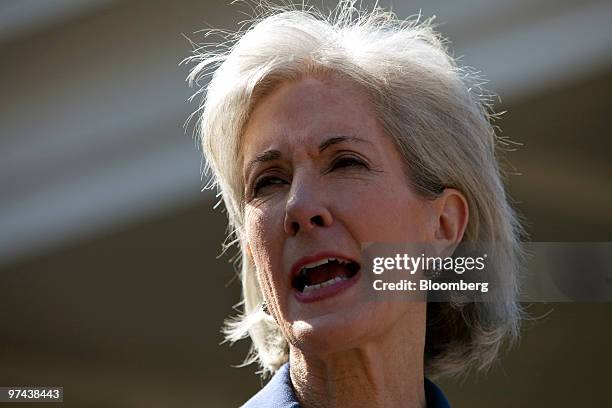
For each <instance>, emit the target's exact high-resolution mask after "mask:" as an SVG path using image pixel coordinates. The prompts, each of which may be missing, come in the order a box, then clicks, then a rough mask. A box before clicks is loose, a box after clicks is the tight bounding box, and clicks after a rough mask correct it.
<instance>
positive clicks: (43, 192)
mask: <svg viewBox="0 0 612 408" xmlns="http://www.w3.org/2000/svg"><path fill="white" fill-rule="evenodd" d="M327 4H330V3H327ZM381 4H382V5H384V6H387V5H392V7H393V10H394V11H395V12H396V13H398V14H399V15H400V16H402V17H406V16H408V15H412V14H416V13H418V12H419V10H421V12H422V14H423V15H424V16H425V17H427V16H431V15H434V14H435V15H436V16H437V21H438V23H441V25H440V27H439V29H440V31H442V32H443V33H444V34H445V35H446V36H448V37H449V38H450V39H451V40H452V43H453V49H454V50H455V55H456V56H461V61H462V63H463V64H468V65H471V66H474V67H476V68H477V69H479V70H482V72H483V73H485V74H486V76H487V78H488V79H490V83H489V84H488V88H489V89H491V90H493V91H495V92H497V93H498V94H499V95H500V96H501V101H500V102H499V103H498V104H497V110H505V111H507V113H506V114H504V115H503V119H502V120H500V121H498V122H497V123H496V124H497V125H498V126H500V127H501V129H502V130H503V133H502V135H503V136H505V137H509V138H512V139H514V140H516V141H518V142H520V143H522V144H523V146H522V147H519V148H518V150H517V151H515V152H510V153H507V154H505V155H504V156H503V157H502V161H503V163H504V166H505V167H506V168H507V169H510V170H512V172H513V175H511V176H509V177H508V180H507V182H508V187H509V191H510V194H511V196H512V198H513V200H514V202H515V205H516V206H517V208H518V209H519V211H520V212H521V213H522V214H523V216H524V217H525V218H526V220H527V229H528V231H529V232H530V234H531V239H533V240H534V241H611V240H612V239H611V238H612V184H611V176H612V163H611V160H610V155H611V153H612V137H611V136H612V135H611V133H610V123H609V121H610V120H611V119H612V115H611V113H612V112H611V109H610V98H611V97H612V24H610V21H612V2H611V1H605V0H587V1H584V0H583V1H573V0H554V1H553V0H539V1H532V0H514V1H508V0H491V1H485V0H463V1H448V2H445V1H440V0H428V1H425V0H423V1H401V2H400V1H394V2H389V1H384V2H381ZM246 9H248V8H247V7H245V6H244V5H233V6H230V5H228V1H227V0H225V1H217V0H200V1H187V0H185V1H144V0H134V1H132V0H130V1H109V0H80V1H76V0H2V1H0V61H1V65H0V91H1V93H0V322H2V324H1V325H0V386H19V385H21V386H24V385H41V386H63V387H64V401H65V402H64V404H63V405H64V406H78V407H173V406H183V407H196V406H197V407H202V406H206V407H234V406H237V405H239V404H240V403H242V402H244V401H245V400H246V399H248V398H249V397H250V396H251V395H252V394H253V393H254V392H255V391H256V390H258V389H259V388H260V386H261V384H262V383H261V381H260V380H259V378H258V376H256V375H255V374H254V371H255V370H256V367H254V366H250V367H246V368H240V369H239V368H232V365H237V364H239V363H240V362H241V361H242V359H243V357H244V355H245V354H246V351H247V349H248V344H247V342H243V344H237V345H235V346H233V347H229V346H228V345H227V344H223V345H219V343H220V342H221V341H222V336H221V335H220V333H219V328H220V327H221V325H222V322H223V319H224V318H225V317H226V316H228V315H230V314H232V312H233V310H232V306H233V305H234V304H235V303H236V302H238V300H239V284H238V282H237V280H235V279H233V270H232V267H231V265H230V263H229V262H228V257H227V256H226V257H221V258H217V255H219V253H220V248H221V247H220V243H221V242H222V241H223V239H224V237H225V219H224V214H223V213H222V211H221V210H220V209H217V210H214V211H213V210H212V206H213V204H214V203H215V199H214V197H213V194H212V193H211V192H201V191H200V190H201V188H202V185H203V183H202V181H201V179H200V169H201V159H200V155H199V153H198V150H197V148H196V142H195V141H194V139H193V138H192V137H191V132H190V130H188V131H187V133H185V132H184V130H183V124H184V122H185V120H186V119H187V117H188V116H189V114H190V113H191V112H192V111H193V110H194V109H195V108H196V105H195V104H190V103H188V102H187V99H188V98H189V96H190V95H191V94H192V93H193V92H194V90H192V89H189V88H188V87H187V85H186V83H185V81H184V79H185V77H186V76H187V73H188V69H189V67H186V66H179V62H180V61H181V60H182V59H183V58H185V57H187V56H188V55H189V53H190V49H191V48H190V45H189V43H188V41H187V40H186V39H185V37H183V34H185V35H187V36H188V37H190V38H192V39H193V40H195V41H198V40H201V39H202V37H201V34H194V32H196V31H197V30H200V29H203V28H206V27H216V28H226V29H235V28H236V27H237V25H238V22H239V21H241V20H243V19H244V18H245V16H244V14H241V12H242V11H244V10H246ZM526 307H527V308H528V311H529V312H531V314H532V316H534V317H537V319H534V320H533V321H529V322H527V323H526V324H525V329H524V334H523V337H522V340H521V343H520V344H519V346H518V347H516V348H514V349H513V350H512V351H510V352H509V353H507V354H506V355H505V357H504V358H503V359H502V360H501V361H500V362H499V364H497V365H496V366H495V367H493V369H491V370H490V372H489V373H487V374H479V375H471V376H468V377H466V378H464V379H461V380H444V381H440V384H441V386H442V387H443V389H444V390H445V391H446V392H447V394H448V396H449V398H450V400H451V402H453V406H456V407H487V406H493V405H495V406H499V407H515V406H584V407H587V406H604V405H606V404H607V403H608V404H609V399H610V392H609V386H610V384H611V375H610V371H609V366H610V364H611V363H612V351H611V350H610V345H611V344H612V324H611V323H612V303H564V304H533V305H526ZM50 405H52V404H47V406H50ZM3 406H4V405H3ZM17 406H20V407H23V406H25V404H19V405H17Z"/></svg>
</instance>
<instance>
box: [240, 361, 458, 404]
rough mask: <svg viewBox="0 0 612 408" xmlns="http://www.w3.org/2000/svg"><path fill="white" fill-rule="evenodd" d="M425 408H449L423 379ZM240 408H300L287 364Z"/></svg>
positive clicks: (429, 383)
mask: <svg viewBox="0 0 612 408" xmlns="http://www.w3.org/2000/svg"><path fill="white" fill-rule="evenodd" d="M425 401H426V404H427V408H450V404H449V403H448V400H447V399H446V397H445V396H444V393H442V390H440V388H438V386H437V385H436V384H434V383H432V382H431V381H429V380H428V379H427V378H425ZM242 408H300V403H299V402H298V400H297V398H296V396H295V393H294V392H293V386H292V385H291V377H290V376H289V364H285V365H283V366H282V367H281V368H280V369H279V370H278V371H277V372H276V374H274V377H272V379H271V380H270V381H269V382H268V383H267V384H266V386H265V387H263V388H262V389H261V390H260V391H259V392H258V393H257V394H255V395H254V396H253V397H252V398H251V399H250V400H248V401H247V402H246V403H245V404H244V405H243V406H242Z"/></svg>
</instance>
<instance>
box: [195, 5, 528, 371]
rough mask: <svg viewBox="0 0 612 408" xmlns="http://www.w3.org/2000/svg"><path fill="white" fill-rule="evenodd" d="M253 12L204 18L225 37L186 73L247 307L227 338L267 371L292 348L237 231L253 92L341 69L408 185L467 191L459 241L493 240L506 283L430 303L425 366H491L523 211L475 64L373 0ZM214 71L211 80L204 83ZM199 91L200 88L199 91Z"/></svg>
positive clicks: (512, 307)
mask: <svg viewBox="0 0 612 408" xmlns="http://www.w3.org/2000/svg"><path fill="white" fill-rule="evenodd" d="M255 11H256V14H257V17H256V18H254V19H253V20H251V21H249V22H248V23H247V24H246V25H245V27H244V29H242V30H239V31H237V32H233V33H232V32H223V31H218V30H209V31H207V35H220V36H221V39H222V41H221V42H220V43H219V42H210V43H206V44H202V45H199V46H197V47H196V48H195V52H194V55H193V56H192V57H190V58H188V59H187V60H188V62H195V63H196V65H195V67H193V69H192V70H191V72H190V74H189V77H188V80H189V82H190V84H191V85H192V86H194V85H195V86H197V87H199V90H198V92H196V95H201V96H202V103H201V105H200V107H199V109H198V110H197V111H196V112H194V115H196V116H197V128H196V131H197V133H198V136H199V138H200V141H201V146H202V149H203V153H204V157H205V159H206V166H207V168H206V171H207V172H210V171H212V175H213V177H212V179H211V183H210V185H209V186H208V187H216V188H217V189H218V191H219V193H220V194H221V196H222V199H223V201H224V203H225V207H226V209H227V215H228V218H229V228H230V237H231V240H230V241H229V242H228V241H226V242H225V243H224V250H225V249H227V247H229V246H231V245H233V244H238V245H239V248H240V254H239V258H238V261H239V264H240V269H241V270H240V278H241V280H242V296H243V301H242V308H243V311H242V314H241V315H240V316H238V317H236V318H233V319H230V320H229V321H228V322H227V325H226V327H225V334H226V338H227V339H228V340H229V341H232V342H234V341H237V340H238V339H241V338H245V337H247V336H250V338H251V340H252V349H251V354H250V356H249V357H248V358H247V361H246V362H245V363H251V362H255V361H257V362H259V364H260V365H261V367H262V369H263V370H262V371H263V372H264V373H265V372H274V371H275V370H277V369H278V368H279V367H280V366H281V365H282V364H283V363H284V362H286V361H287V359H288V345H287V341H286V340H285V338H284V337H283V335H282V334H281V332H280V330H279V328H278V326H277V324H276V322H275V321H274V319H273V318H272V317H271V316H270V315H269V313H268V312H267V311H266V310H265V308H264V306H263V304H264V303H263V301H264V299H263V296H262V292H261V289H260V287H259V285H258V281H257V277H256V273H255V268H254V265H253V262H252V260H251V259H249V257H248V256H247V252H246V251H245V241H244V205H243V202H244V197H243V194H244V192H243V186H244V181H243V180H242V174H241V168H240V164H239V163H241V161H240V145H241V134H242V129H243V127H244V125H245V123H246V122H247V120H248V118H249V114H250V112H251V111H252V109H253V107H254V106H255V104H256V103H257V101H258V100H259V99H260V98H261V97H262V96H263V95H265V94H267V93H269V92H270V91H271V90H272V89H273V88H274V87H275V86H277V85H278V84H280V83H281V82H284V81H293V80H296V79H298V78H300V77H303V76H306V75H313V74H318V73H334V74H339V75H341V76H343V77H345V78H348V79H349V80H351V81H353V82H354V83H355V84H357V85H358V86H360V87H361V88H362V89H363V90H364V91H365V92H366V93H367V95H368V96H369V98H370V100H371V103H372V106H373V108H374V110H375V112H376V114H377V116H378V119H379V120H380V123H381V124H382V125H383V127H384V129H385V131H386V132H387V134H388V135H390V136H391V137H392V138H393V139H394V140H395V142H396V144H397V147H398V148H399V150H400V152H401V153H402V154H403V157H404V159H405V162H406V165H407V168H408V169H409V176H410V179H411V182H412V184H413V186H414V187H415V188H416V190H417V191H418V192H419V193H420V194H421V195H422V196H424V197H435V196H437V195H438V194H439V193H440V192H441V190H442V189H443V188H444V187H451V186H452V187H453V188H456V189H458V190H460V191H461V192H462V193H463V194H464V195H465V197H466V198H467V201H468V205H469V208H470V219H469V222H468V225H467V229H466V232H465V236H464V241H481V242H485V241H487V242H491V241H495V242H500V243H501V253H500V254H499V256H496V257H495V259H496V260H493V262H498V263H499V265H497V267H496V268H494V270H496V271H498V273H499V277H498V278H499V280H500V281H501V282H503V290H501V291H499V292H498V293H499V298H498V299H496V301H495V302H481V303H465V302H462V301H460V300H459V299H457V300H454V301H450V302H447V303H430V304H429V305H428V308H427V333H426V349H425V369H426V373H427V374H428V375H430V376H431V375H434V376H435V375H439V374H459V373H462V372H464V371H465V370H466V369H467V368H468V367H471V366H475V367H477V368H484V367H487V366H488V365H489V364H490V363H491V362H492V361H493V360H494V359H495V357H496V356H497V354H498V351H499V349H500V346H501V345H502V344H503V342H504V340H510V341H512V340H514V339H516V338H517V336H518V334H519V323H520V316H521V310H520V306H519V304H518V302H517V292H518V284H517V275H518V269H519V265H520V261H521V247H520V243H519V237H520V233H521V227H520V223H519V221H518V218H517V216H516V215H515V213H514V211H513V210H512V208H511V206H510V205H509V203H508V198H507V197H506V194H505V190H504V186H503V182H502V178H501V172H500V168H499V166H498V163H497V160H496V156H495V151H496V148H499V147H503V146H504V144H505V143H506V142H507V141H506V140H505V139H502V138H500V137H498V136H496V134H495V131H494V127H493V126H492V124H491V120H492V119H493V117H494V114H493V112H492V109H491V97H492V95H491V94H489V93H487V92H485V91H483V90H482V88H481V87H480V86H479V85H480V82H479V79H478V77H477V76H476V75H474V74H473V72H472V71H471V70H469V69H467V68H461V67H459V66H458V65H457V63H456V61H455V60H454V59H453V58H452V57H451V56H450V55H449V53H448V51H447V48H446V45H445V41H444V40H443V39H442V38H441V36H440V35H439V34H438V33H437V32H436V31H435V30H434V28H433V24H432V20H431V19H427V20H422V19H421V18H420V16H417V17H413V18H409V19H406V20H401V19H398V18H397V17H396V16H395V14H393V13H391V12H386V11H384V10H382V9H381V8H379V7H374V8H372V9H370V10H366V9H363V8H359V7H356V6H355V3H354V1H342V2H340V4H339V5H338V6H337V7H336V8H335V9H334V10H333V11H332V12H331V13H330V14H329V15H324V14H322V13H321V12H319V11H317V10H315V9H314V8H311V7H304V6H299V7H298V6H286V5H285V6H282V7H278V6H272V5H270V4H267V3H261V4H259V5H258V6H257V7H256V10H255ZM208 79H210V81H209V82H208V84H207V85H203V83H204V82H205V81H206V80H208ZM194 96H195V95H194Z"/></svg>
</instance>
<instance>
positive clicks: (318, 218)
mask: <svg viewBox="0 0 612 408" xmlns="http://www.w3.org/2000/svg"><path fill="white" fill-rule="evenodd" d="M310 221H311V222H312V223H313V224H314V225H316V226H317V227H322V226H323V224H324V221H323V217H321V216H320V215H315V216H314V217H312V218H311V219H310Z"/></svg>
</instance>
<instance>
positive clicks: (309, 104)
mask: <svg viewBox="0 0 612 408" xmlns="http://www.w3.org/2000/svg"><path fill="white" fill-rule="evenodd" d="M377 133H380V130H379V126H378V123H377V121H376V119H375V116H374V113H373V109H372V107H371V105H370V102H369V100H368V98H367V96H366V94H365V92H363V91H362V90H361V89H360V88H359V87H358V86H357V85H355V84H353V83H352V82H350V81H348V80H346V79H342V78H339V77H326V78H315V77H306V78H303V79H300V80H298V81H295V82H285V83H283V84H281V85H280V86H278V87H277V88H276V89H274V91H272V92H271V93H270V94H268V95H266V96H265V97H263V98H262V99H261V100H260V101H259V102H258V103H257V105H256V106H255V109H254V110H253V112H252V114H251V116H250V118H249V121H248V122H247V125H246V127H245V131H244V134H243V140H242V151H243V153H244V154H243V157H245V158H246V157H250V156H253V155H256V154H258V153H260V152H262V151H265V150H270V149H277V150H282V149H286V148H291V147H295V146H315V145H317V146H318V144H319V143H320V142H321V141H322V140H324V139H326V138H329V137H334V136H359V137H362V138H365V139H370V140H371V139H372V138H375V137H376V136H377V135H376V134H377ZM372 141H374V140H372Z"/></svg>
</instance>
